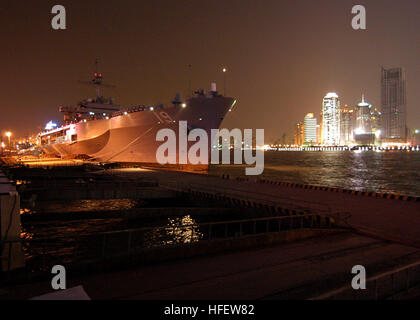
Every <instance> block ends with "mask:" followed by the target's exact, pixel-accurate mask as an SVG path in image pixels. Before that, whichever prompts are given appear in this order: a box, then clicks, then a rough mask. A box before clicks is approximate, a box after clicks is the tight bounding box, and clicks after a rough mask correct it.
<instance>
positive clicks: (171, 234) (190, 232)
mask: <svg viewBox="0 0 420 320" xmlns="http://www.w3.org/2000/svg"><path fill="white" fill-rule="evenodd" d="M202 237H203V234H202V233H201V232H200V231H199V226H198V223H197V222H196V221H195V220H194V219H193V218H191V216H190V215H186V216H183V217H177V218H173V219H171V218H168V224H167V225H166V226H164V227H158V228H155V229H154V230H152V231H149V232H148V233H146V235H145V239H146V245H147V246H148V247H152V246H168V245H174V244H185V243H193V242H197V241H199V240H200V239H201V238H202Z"/></svg>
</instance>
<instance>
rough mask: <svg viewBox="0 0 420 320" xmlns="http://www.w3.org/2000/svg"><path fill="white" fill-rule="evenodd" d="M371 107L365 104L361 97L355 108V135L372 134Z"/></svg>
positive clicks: (363, 98) (363, 97)
mask: <svg viewBox="0 0 420 320" xmlns="http://www.w3.org/2000/svg"><path fill="white" fill-rule="evenodd" d="M371 108H372V106H371V105H370V104H369V103H367V102H365V96H362V102H360V103H358V104H357V106H356V128H355V133H356V134H367V133H371V132H372V123H371V119H370V113H371Z"/></svg>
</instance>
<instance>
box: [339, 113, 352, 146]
mask: <svg viewBox="0 0 420 320" xmlns="http://www.w3.org/2000/svg"><path fill="white" fill-rule="evenodd" d="M340 112H341V114H340V135H341V138H340V142H341V145H350V144H352V143H353V141H354V139H353V132H354V110H353V109H351V108H350V107H349V106H347V105H345V106H344V107H342V108H341V109H340Z"/></svg>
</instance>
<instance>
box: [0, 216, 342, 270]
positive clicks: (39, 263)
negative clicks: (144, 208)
mask: <svg viewBox="0 0 420 320" xmlns="http://www.w3.org/2000/svg"><path fill="white" fill-rule="evenodd" d="M337 218H338V217H336V216H335V217H331V216H322V215H316V214H306V215H296V216H283V217H270V218H256V219H247V220H232V221H222V222H210V223H200V224H195V223H185V222H179V221H178V222H172V223H170V224H168V225H166V226H162V227H148V228H138V229H129V230H121V231H109V232H101V233H95V234H85V235H81V234H80V235H75V236H73V237H60V236H59V237H50V238H39V239H36V238H33V239H21V240H20V242H22V245H23V248H24V251H25V257H26V270H27V271H29V272H38V271H46V270H50V268H51V266H52V265H54V264H73V263H74V264H77V263H83V262H86V261H100V260H102V259H106V258H113V257H119V256H128V255H130V254H136V253H140V252H143V251H144V250H153V249H155V248H168V247H175V246H189V245H196V244H200V243H206V242H207V243H209V242H212V241H216V240H227V239H240V238H244V237H249V236H255V235H262V234H268V233H279V232H282V231H287V230H295V229H332V228H336V223H335V222H336V219H337ZM6 242H17V241H6Z"/></svg>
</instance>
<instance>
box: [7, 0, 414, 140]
mask: <svg viewBox="0 0 420 320" xmlns="http://www.w3.org/2000/svg"><path fill="white" fill-rule="evenodd" d="M55 4H57V3H55V2H53V1H38V2H36V3H35V2H31V3H27V1H23V0H18V1H7V2H6V1H5V2H4V3H3V4H2V5H0V16H1V17H2V18H1V19H0V35H1V38H2V40H3V48H2V50H1V51H0V58H1V61H2V62H3V63H2V77H0V85H1V87H2V88H3V93H4V94H3V99H2V101H1V105H2V106H1V110H2V117H1V118H0V130H1V133H2V135H3V132H4V131H5V130H9V129H10V130H12V131H13V132H14V133H15V135H26V134H31V133H36V132H37V131H38V130H39V127H40V126H41V125H45V124H46V123H47V122H48V121H49V120H57V121H58V120H62V115H61V114H59V112H58V110H57V109H58V107H59V106H60V105H74V104H76V103H77V102H78V101H79V100H81V99H84V98H88V97H93V96H94V89H93V88H89V87H86V86H83V85H81V84H79V83H78V81H79V80H89V79H90V76H91V74H92V72H93V71H94V60H95V58H99V60H100V69H101V72H102V73H103V74H104V76H105V82H107V83H111V84H116V85H117V88H115V89H106V91H105V92H104V95H106V96H113V97H115V99H116V101H117V103H119V104H121V106H124V107H127V106H131V105H138V104H156V103H158V102H162V103H167V102H169V101H170V100H171V99H172V98H173V97H174V95H175V93H177V92H179V93H181V94H182V96H184V97H185V94H186V93H187V92H188V65H189V64H191V65H192V70H193V72H192V73H193V76H192V87H193V89H196V88H206V89H208V88H209V87H210V83H211V82H212V81H217V83H218V89H219V91H221V92H223V74H222V71H221V70H222V68H223V67H227V68H228V73H227V93H228V95H230V96H234V97H236V98H237V99H238V104H237V107H236V110H235V112H232V113H230V114H229V115H228V116H227V118H226V119H225V121H224V123H223V126H225V127H228V128H232V127H239V128H264V129H266V141H267V142H272V141H274V140H276V139H278V138H280V137H281V136H282V134H283V133H284V132H285V133H287V134H288V135H289V136H290V134H291V133H292V129H293V126H294V124H295V123H296V122H298V121H302V120H303V117H304V116H305V114H306V113H314V114H315V115H316V117H317V118H318V121H319V112H320V110H321V102H322V98H323V97H324V95H325V94H326V93H327V92H331V91H334V92H337V93H338V95H339V96H340V100H341V103H342V105H344V104H348V105H350V106H354V105H355V104H356V103H358V102H359V101H360V99H361V96H362V94H365V97H366V100H367V101H368V102H369V103H371V104H373V106H375V107H379V108H380V77H381V67H382V66H384V67H386V68H388V67H404V68H405V70H406V74H407V97H408V104H407V105H408V123H407V125H408V127H409V128H415V127H420V108H418V107H417V106H418V101H420V91H419V90H417V88H416V87H417V86H416V85H417V84H418V83H419V82H420V65H419V64H418V56H419V51H420V45H419V41H418V35H417V32H418V30H420V19H419V18H420V3H419V2H418V1H416V0H405V1H403V2H397V1H391V0H368V1H364V3H363V5H365V7H366V9H367V30H366V31H355V30H353V29H352V28H351V19H352V17H353V15H352V14H351V8H352V6H353V5H354V4H355V3H354V2H353V1H349V0H342V1H333V0H317V1H309V0H305V1H299V2H298V3H296V2H294V1H290V0H289V1H282V2H279V1H277V0H265V1H256V0H241V1H239V0H229V1H213V2H206V1H189V0H176V1H174V0H172V1H169V0H157V1H154V2H153V3H152V2H147V3H143V2H141V1H131V0H126V1H106V2H105V3H104V2H103V1H98V0H91V1H89V2H88V3H86V2H82V1H74V0H72V1H69V0H64V1H61V2H60V3H59V4H61V5H63V6H65V8H66V9H67V30H63V31H55V30H53V29H52V28H51V25H50V23H51V19H52V17H53V15H52V14H51V13H50V12H51V8H52V7H53V6H54V5H55Z"/></svg>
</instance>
